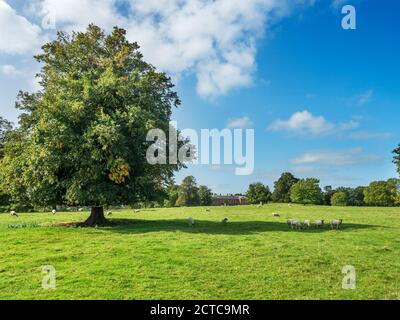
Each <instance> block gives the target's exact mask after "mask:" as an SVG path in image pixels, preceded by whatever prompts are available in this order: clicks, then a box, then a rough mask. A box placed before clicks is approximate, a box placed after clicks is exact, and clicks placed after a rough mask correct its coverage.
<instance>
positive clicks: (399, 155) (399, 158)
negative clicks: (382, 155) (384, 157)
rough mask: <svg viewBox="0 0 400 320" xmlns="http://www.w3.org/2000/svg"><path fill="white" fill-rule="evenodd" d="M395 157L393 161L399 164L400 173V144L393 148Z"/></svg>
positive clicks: (398, 170)
mask: <svg viewBox="0 0 400 320" xmlns="http://www.w3.org/2000/svg"><path fill="white" fill-rule="evenodd" d="M393 153H394V158H393V163H394V164H395V165H396V166H397V172H398V173H399V174H400V144H399V146H398V147H397V148H396V149H394V150H393Z"/></svg>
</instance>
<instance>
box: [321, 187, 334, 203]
mask: <svg viewBox="0 0 400 320" xmlns="http://www.w3.org/2000/svg"><path fill="white" fill-rule="evenodd" d="M334 194H335V190H334V189H333V188H332V186H326V187H324V195H323V196H324V205H326V206H330V205H331V204H332V197H333V195H334Z"/></svg>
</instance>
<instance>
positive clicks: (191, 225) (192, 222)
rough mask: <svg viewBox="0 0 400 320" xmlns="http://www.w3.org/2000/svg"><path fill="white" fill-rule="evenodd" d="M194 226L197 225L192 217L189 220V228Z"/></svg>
mask: <svg viewBox="0 0 400 320" xmlns="http://www.w3.org/2000/svg"><path fill="white" fill-rule="evenodd" d="M194 224H195V221H194V219H193V218H192V217H189V218H188V225H189V227H193V226H194Z"/></svg>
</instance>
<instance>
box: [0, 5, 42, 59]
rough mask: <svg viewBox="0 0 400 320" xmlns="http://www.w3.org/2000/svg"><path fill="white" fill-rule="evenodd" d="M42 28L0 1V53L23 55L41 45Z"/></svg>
mask: <svg viewBox="0 0 400 320" xmlns="http://www.w3.org/2000/svg"><path fill="white" fill-rule="evenodd" d="M39 36H40V28H39V27H38V26H36V25H34V24H32V23H30V22H29V21H28V20H27V19H26V18H24V17H22V16H20V15H18V14H17V12H16V11H15V10H14V9H13V8H11V7H10V6H9V5H8V4H7V3H6V2H5V1H4V0H0V53H7V54H21V53H25V52H29V51H32V50H34V49H35V48H36V47H37V46H38V44H39Z"/></svg>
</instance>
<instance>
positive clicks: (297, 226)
mask: <svg viewBox="0 0 400 320" xmlns="http://www.w3.org/2000/svg"><path fill="white" fill-rule="evenodd" d="M78 211H79V212H82V211H83V209H82V208H81V209H78ZM133 212H134V213H139V212H140V210H139V209H134V210H133ZM206 212H211V210H210V209H206ZM56 213H57V211H56V210H52V214H56ZM112 214H113V212H112V211H111V210H108V211H107V216H112ZM10 215H11V216H13V217H17V218H18V214H17V213H16V212H15V211H11V212H10ZM272 216H273V217H280V216H281V215H280V214H279V213H276V212H273V213H272ZM187 221H188V225H189V227H193V226H194V225H195V224H196V221H195V220H194V219H193V218H192V217H189V218H188V220H187ZM228 221H229V219H228V218H224V219H222V221H221V224H222V225H226V224H228ZM287 224H288V227H289V228H290V229H292V230H304V229H310V228H311V227H313V226H314V227H315V228H316V229H320V228H321V229H323V228H324V226H325V221H324V220H316V221H315V222H314V223H311V221H310V220H304V221H303V222H301V221H299V220H295V219H288V220H287ZM342 224H343V220H342V219H340V220H331V221H330V226H331V229H332V230H333V229H336V230H339V229H340V227H341V226H342Z"/></svg>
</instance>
